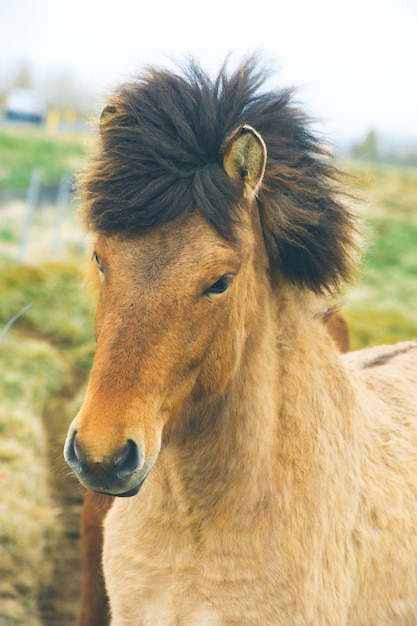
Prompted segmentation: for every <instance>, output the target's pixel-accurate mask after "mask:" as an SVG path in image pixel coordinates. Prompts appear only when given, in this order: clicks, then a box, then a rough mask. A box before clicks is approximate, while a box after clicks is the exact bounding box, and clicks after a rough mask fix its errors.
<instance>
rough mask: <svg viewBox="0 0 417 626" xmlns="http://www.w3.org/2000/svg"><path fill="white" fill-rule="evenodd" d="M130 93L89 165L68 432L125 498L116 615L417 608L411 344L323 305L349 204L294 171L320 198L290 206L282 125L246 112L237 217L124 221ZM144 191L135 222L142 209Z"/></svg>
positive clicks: (248, 625)
mask: <svg viewBox="0 0 417 626" xmlns="http://www.w3.org/2000/svg"><path fill="white" fill-rule="evenodd" d="M164 77H165V78H166V76H165V75H164ZM165 78H164V80H165ZM166 79H167V80H168V79H169V80H171V79H172V77H170V76H168V78H166ZM152 80H154V79H152ZM160 80H161V79H160V77H159V78H157V81H156V84H157V87H159V86H160V82H159V81H160ZM172 80H174V79H172ZM175 80H177V79H175ZM152 84H153V83H152V81H150V82H148V83H146V85H145V87H143V90H144V91H143V93H144V94H145V96H146V94H148V91H146V90H147V89H150V87H149V85H151V87H152ZM175 84H176V83H175ZM181 84H182V83H181ZM224 89H226V87H224ZM139 91H140V90H139ZM173 93H174V95H175V97H177V95H178V90H177V91H174V92H173ZM188 93H189V92H188V91H186V96H187V97H186V102H188V101H189V96H188ZM139 96H140V97H139V104H140V103H141V97H142V96H141V95H140V93H139ZM199 102H200V100H199ZM271 102H272V104H271ZM271 102H270V106H271V107H273V106H275V104H273V103H274V102H275V103H276V101H275V100H273V99H271ZM122 104H123V102H122V100H121V99H120V100H118V101H117V105H116V106H115V107H113V108H111V109H108V115H107V116H106V120H105V124H107V125H108V126H107V130H106V131H105V132H107V135H105V136H106V139H105V143H106V146H107V147H106V148H105V149H103V151H104V157H105V159H104V160H105V162H106V167H105V168H104V167H103V168H101V166H100V167H98V166H97V168H96V169H93V171H92V173H91V175H90V178H89V183H88V184H89V185H90V187H89V190H90V191H89V192H88V194H87V196H88V198H89V203H90V218H91V219H92V220H93V221H94V220H95V219H97V220H98V221H97V231H98V232H97V236H96V248H95V251H96V256H95V259H96V262H97V264H98V266H99V269H100V273H101V274H100V276H101V278H100V280H101V286H100V301H99V305H98V312H97V323H96V339H97V349H96V354H95V358H94V363H93V368H92V371H91V376H90V381H89V386H88V390H87V393H86V397H85V401H84V404H83V406H82V408H81V410H80V412H79V414H78V416H77V417H76V418H75V420H74V421H73V423H72V425H71V427H70V431H69V434H68V438H67V442H66V446H65V456H66V459H67V461H68V463H69V464H70V465H71V467H73V469H74V470H75V471H76V473H77V474H78V476H79V478H80V480H81V481H82V482H83V484H84V485H85V486H86V487H87V488H89V489H92V490H94V491H98V492H105V493H108V494H111V495H116V496H130V497H126V498H123V497H119V498H116V500H115V502H114V504H113V506H112V507H111V509H110V511H109V513H108V515H107V517H106V520H105V525H104V527H105V531H104V553H103V565H104V574H105V581H106V586H107V591H108V595H109V600H110V607H111V614H112V619H111V624H112V626H132V624H134V625H135V626H148V625H149V626H176V625H179V626H195V625H196V624H199V625H200V624H201V625H204V626H209V625H213V626H231V625H239V626H280V625H283V626H287V625H288V624H291V625H295V626H297V625H300V626H304V625H316V624H317V625H323V626H326V625H328V626H334V625H337V626H339V625H340V626H359V625H363V626H373V625H375V626H388V625H393V626H397V625H401V626H408V625H413V624H417V524H416V522H417V393H416V392H417V344H413V343H406V344H400V345H399V346H397V347H394V348H389V347H384V348H378V349H376V350H371V351H370V352H366V351H365V352H363V353H358V354H347V355H344V356H341V355H340V354H339V353H338V351H337V349H336V346H335V344H334V342H333V340H332V339H331V338H330V336H329V334H328V333H327V331H326V329H325V327H324V325H323V323H322V317H323V313H324V311H325V310H326V308H327V303H326V298H325V296H324V295H323V292H324V291H326V289H329V288H330V287H331V286H332V285H336V284H337V283H338V282H339V281H340V279H341V278H342V277H346V276H347V274H348V271H349V267H350V260H349V259H350V253H351V249H352V246H353V238H352V228H353V223H352V220H351V218H350V217H349V216H348V214H347V213H346V212H344V210H343V206H342V205H341V204H339V201H338V200H336V199H335V197H334V196H333V195H332V192H331V191H330V187H329V186H326V185H324V183H323V181H320V179H317V181H316V182H317V185H318V187H320V185H323V187H322V192H323V193H319V189H316V190H315V191H314V193H312V196H311V197H310V198H309V201H308V202H307V197H306V195H308V194H309V193H310V192H311V189H310V187H309V186H308V185H307V184H306V185H305V187H303V185H302V184H301V183H300V181H296V180H295V178H294V179H292V178H291V176H288V180H287V183H288V184H289V185H290V186H291V185H292V186H293V188H294V189H295V188H297V193H298V192H299V193H300V194H303V193H304V194H306V195H305V198H304V199H305V202H304V203H303V202H302V203H301V204H302V206H301V207H300V211H299V213H298V218H299V221H298V223H295V222H294V223H292V222H291V221H290V220H289V218H288V220H284V219H283V217H282V213H280V209H281V205H280V204H279V201H281V200H282V201H283V202H284V201H285V197H287V198H288V197H290V194H289V191H288V189H287V190H285V189H284V190H282V189H281V188H280V193H281V192H282V195H278V196H277V197H275V196H274V193H273V191H274V190H273V182H274V178H273V176H274V175H276V176H278V174H277V172H278V173H279V172H280V171H281V170H280V169H279V167H276V168H275V169H274V167H275V166H274V167H272V168H271V167H270V166H269V165H268V161H267V160H266V154H265V153H264V154H262V151H259V147H260V146H262V150H269V146H270V145H274V142H273V141H272V140H271V143H268V141H266V140H265V142H264V141H263V140H262V141H261V142H260V141H258V140H257V137H259V132H257V131H256V130H254V131H253V132H252V130H251V127H250V126H249V125H248V124H245V125H244V129H245V130H244V134H245V142H244V143H245V150H244V151H240V150H239V155H240V156H241V157H242V155H243V159H244V160H245V159H246V161H245V162H244V163H243V166H242V163H239V159H235V158H231V159H227V158H225V160H224V162H223V167H224V171H223V173H221V172H220V173H219V171H218V164H217V165H216V167H215V168H214V169H213V171H215V172H217V174H219V178H218V180H223V179H224V176H225V175H226V176H227V177H229V179H230V180H231V181H234V184H235V186H236V189H235V192H236V197H239V198H240V200H239V202H237V204H235V205H234V207H233V219H232V220H231V221H232V231H233V236H227V235H225V233H223V234H221V233H220V232H219V229H218V228H216V226H215V225H214V223H213V220H212V219H211V218H209V217H208V216H207V215H206V214H205V213H204V211H202V210H200V209H199V208H198V206H195V207H194V209H193V210H190V211H185V212H184V213H183V214H181V213H178V214H176V215H173V214H172V213H170V214H169V219H166V220H165V221H164V220H162V222H161V223H158V224H153V226H152V227H149V228H142V229H139V230H136V231H135V232H134V233H132V232H130V231H129V230H128V231H115V232H109V231H108V230H106V228H108V227H109V225H110V226H111V225H112V224H113V225H114V223H115V221H114V220H117V218H118V216H119V214H118V212H117V210H115V209H114V207H112V206H110V205H108V204H107V203H106V202H107V201H106V202H105V201H104V200H103V199H102V198H100V199H97V202H96V203H95V202H94V197H93V195H92V194H91V190H92V189H93V188H96V189H99V188H103V189H104V187H105V184H106V180H105V177H104V178H100V176H101V175H102V173H103V172H105V173H106V176H112V170H111V168H110V164H111V159H108V158H107V157H108V155H109V154H110V156H111V155H112V154H113V155H117V158H119V157H120V155H121V154H123V155H124V154H125V153H123V152H122V151H121V150H116V151H115V152H114V153H113V152H112V150H113V147H114V146H113V143H112V142H113V141H116V142H117V140H118V138H120V137H121V136H122V135H123V136H126V133H128V134H129V137H131V132H132V131H131V128H132V126H129V124H130V118H129V124H128V125H127V126H125V127H124V128H122V127H121V126H120V125H119V122H117V121H116V123H115V125H114V127H112V122H111V120H112V116H116V118H117V119H119V118H118V116H119V113H118V108H117V107H122ZM258 104H259V101H258V100H256V102H255V104H254V106H258ZM129 106H130V108H129V109H128V110H129V112H131V110H132V105H131V104H130V105H129ZM280 106H281V105H280ZM261 108H262V111H261V113H262V115H263V114H264V112H265V110H267V109H266V108H265V107H264V106H263V105H262V107H261ZM180 110H181V109H180V107H176V109H175V114H176V115H177V114H178V112H179V111H180ZM246 111H247V108H244V112H245V113H246ZM157 113H158V111H156V113H155V115H157ZM124 114H125V113H124V112H123V108H122V113H121V119H122V120H124V123H125V122H126V119H125V117H123V116H124ZM129 114H130V113H129ZM153 114H154V110H152V111H151V112H150V115H153ZM164 115H165V113H164ZM268 115H269V113H268ZM164 119H165V118H164ZM211 119H214V118H210V120H211ZM259 119H263V118H262V116H261V117H260V118H259ZM268 119H269V120H270V117H268ZM135 120H136V122H135V123H137V124H138V125H139V131H140V133H141V137H142V139H143V141H145V139H146V137H147V135H146V132H145V131H146V130H147V129H146V128H144V127H143V126H141V125H140V124H141V123H142V122H141V120H142V118H141V117H140V115H138V116H137V117H136V118H135ZM264 121H265V120H264ZM165 122H166V124H167V129H168V131H167V133H168V134H167V136H168V137H171V135H170V133H171V129H172V126H170V125H169V124H168V121H167V119H165ZM120 124H121V122H120ZM132 124H133V122H132ZM271 127H272V126H271ZM284 127H285V125H284V126H283V128H284ZM242 128H243V127H242V126H240V127H238V128H236V129H235V130H234V131H232V132H231V134H230V136H229V138H226V139H225V142H224V144H223V154H224V155H226V156H227V155H230V154H233V145H230V143H229V142H232V143H233V142H234V141H239V137H241V136H242V134H241V131H242ZM265 128H268V125H265ZM126 129H128V130H126ZM112 133H114V136H113V135H112ZM246 133H248V136H246ZM251 133H252V134H253V139H254V141H253V143H252V141H251V139H250V135H251ZM188 135H190V133H188ZM149 136H151V134H149ZM157 138H158V140H159V139H160V135H158V134H157ZM247 139H248V140H249V141H248V142H247V141H246V140H247ZM264 139H265V138H264ZM275 140H276V144H277V145H278V144H279V145H281V143H280V137H278V136H276V137H275ZM251 144H252V148H253V150H252V148H251V147H250V146H251ZM138 145H139V148H138V150H139V155H138V154H137V155H136V157H137V158H139V157H142V156H143V154H142V152H143V143H142V144H138ZM170 145H171V148H172V150H173V153H174V154H177V144H176V143H175V141H174V143H173V144H172V143H171V144H170ZM246 148H248V150H247V149H246ZM107 151H108V152H107ZM156 152H157V151H155V153H156ZM151 153H152V151H150V152H149V153H146V150H145V152H144V154H145V156H144V159H145V160H144V164H145V165H146V166H147V167H148V170H149V169H150V168H149V159H150V158H151V157H150V154H151ZM104 157H103V158H104ZM145 157H146V158H145ZM306 160H307V155H306V158H305V159H304V160H302V159H301V163H302V164H303V167H304V165H305V163H306ZM265 162H266V163H267V165H266V169H265V179H262V180H259V179H258V178H259V176H262V172H263V167H262V164H263V163H265ZM132 164H135V165H137V161H136V160H133V161H132ZM159 165H160V164H158V167H159ZM126 167H127V166H126ZM314 167H315V168H316V169H318V170H320V168H321V161H320V159H318V160H317V161H316V162H315V166H314ZM198 168H200V169H198V176H200V178H198V176H197V174H195V177H197V182H199V183H201V181H203V180H206V182H207V181H209V182H210V180H211V179H210V176H211V174H212V169H209V170H207V169H205V170H204V172H203V173H202V172H201V167H200V165H198ZM294 168H296V165H294ZM122 171H123V174H124V175H125V174H126V171H127V170H126V168H125V169H124V170H122ZM301 171H303V170H301ZM256 172H258V175H257V174H256ZM274 172H275V174H274ZM294 172H295V170H294ZM294 172H293V173H294ZM131 174H132V177H133V170H132V172H131ZM188 174H189V171H188V173H187V175H188ZM279 175H280V174H279ZM115 176H117V177H118V173H116V174H115ZM205 176H206V177H208V178H206V179H205V178H204V177H205ZM325 176H327V174H326V175H325ZM294 177H295V174H294ZM313 178H314V177H313ZM124 180H125V178H124V177H123V176H121V177H118V178H117V180H116V183H117V186H116V187H113V188H112V186H111V184H110V185H109V189H110V191H112V189H113V190H114V188H117V189H118V190H119V191H120V190H122V189H123V181H124ZM179 180H180V183H179V187H178V189H177V190H176V191H181V190H182V191H184V187H181V184H182V179H181V178H179ZM288 181H289V182H288ZM142 182H143V181H142ZM158 182H160V181H159V179H158V180H157V181H156V183H158ZM223 182H224V180H223ZM111 183H112V184H113V183H114V181H111ZM156 183H155V184H156ZM201 184H202V183H201ZM274 184H278V183H277V182H276V181H275V183H274ZM87 187H88V185H87ZM203 187H204V185H202V186H201V187H198V185H197V187H196V189H197V191H198V192H199V193H200V191H201V189H202V188H203ZM223 188H224V189H226V186H224V187H223ZM266 188H268V190H269V191H268V193H270V198H269V200H268V198H267V197H266V195H265V194H267V191H265V189H266ZM210 189H211V190H212V188H211V187H210V185H209V184H208V183H207V190H210ZM150 192H152V188H151V190H149V186H148V185H144V187H143V189H142V191H141V193H143V194H145V196H146V198H147V199H148V200H149V202H151V201H153V200H155V197H154V196H153V195H152V194H151V195H149V194H150ZM170 192H172V193H173V191H172V189H171V188H170ZM184 193H185V192H184ZM196 193H197V192H196ZM262 194H264V195H262ZM326 195H327V196H328V197H327V199H326V197H325V196H326ZM145 196H144V197H145ZM140 197H142V196H140V194H139V192H138V195H137V196H135V198H136V201H137V202H139V200H140ZM170 197H171V196H170ZM172 197H173V196H172ZM294 197H295V196H294ZM262 198H263V199H262ZM277 198H278V199H277ZM125 199H126V203H128V202H129V203H131V204H132V196H126V198H125ZM129 206H130V205H129ZM213 206H214V205H213ZM126 207H127V204H126V206H125V209H124V210H126V211H128V210H131V209H132V207H131V206H130V209H129V207H127V208H126ZM142 208H144V210H145V208H146V206H145V205H144V206H143V207H142ZM287 208H288V215H290V204H288V206H287ZM133 209H134V212H133V217H132V215H129V213H127V214H124V213H123V216H122V217H123V220H122V222H123V224H124V225H126V220H127V223H128V224H130V223H133V222H130V221H129V220H130V218H132V219H133V218H134V219H135V220H139V217H140V220H143V216H139V217H138V211H136V209H135V207H133ZM213 211H214V209H213ZM314 211H315V212H314ZM274 212H275V213H274ZM214 213H215V212H214ZM210 215H212V213H210ZM119 217H120V216H119ZM213 219H214V218H213ZM140 220H139V221H140ZM141 223H142V222H141ZM136 226H137V224H136ZM291 228H292V229H293V231H292V232H291ZM300 233H301V235H302V236H301V235H300ZM229 234H230V233H229ZM319 235H320V236H321V237H322V239H321V241H317V237H319ZM297 237H299V239H298V242H297V241H296V238H297ZM301 242H302V243H301ZM284 244H285V245H286V254H285V255H284V256H282V255H281V252H282V246H284ZM308 246H311V248H309V247H308ZM316 252H317V254H320V255H321V256H319V257H315V256H314V255H315V253H316ZM338 255H339V256H338ZM309 258H310V260H311V265H310V266H309V267H306V262H307V260H308V259H309ZM326 258H327V261H329V260H330V259H331V260H333V262H334V265H333V266H332V265H329V264H328V263H327V262H325V261H324V259H326ZM289 259H293V261H294V266H293V267H288V266H286V267H285V269H283V268H284V264H285V260H286V261H287V262H288V260H289ZM139 490H140V491H139Z"/></svg>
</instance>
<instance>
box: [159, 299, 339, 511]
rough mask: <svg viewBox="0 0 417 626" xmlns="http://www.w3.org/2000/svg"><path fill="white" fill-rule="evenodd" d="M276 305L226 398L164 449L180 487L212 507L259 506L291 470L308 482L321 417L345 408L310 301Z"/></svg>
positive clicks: (331, 354) (335, 364)
mask: <svg viewBox="0 0 417 626" xmlns="http://www.w3.org/2000/svg"><path fill="white" fill-rule="evenodd" d="M270 304H271V310H270V311H269V313H270V314H268V312H267V314H264V315H263V316H262V317H260V316H259V322H258V324H257V326H256V328H254V329H253V332H252V334H251V336H250V337H249V338H248V340H247V342H246V347H245V350H244V353H243V356H242V360H241V365H240V368H239V369H238V371H237V373H236V375H235V376H234V378H233V380H232V381H231V382H230V384H229V387H228V389H227V391H226V393H225V394H224V395H223V396H222V398H221V400H219V401H218V402H217V403H213V404H208V405H207V406H205V407H204V408H203V410H202V411H200V412H199V413H198V415H196V416H195V422H196V424H198V425H199V426H198V427H196V429H195V431H193V429H192V427H188V428H186V429H185V430H184V431H183V432H182V433H181V434H180V435H179V437H178V438H177V439H176V437H175V436H174V437H172V438H170V442H169V444H168V445H167V447H166V449H165V451H164V453H163V455H162V458H163V459H164V460H163V463H162V465H163V466H164V467H165V468H166V469H167V470H168V473H169V472H170V471H171V473H172V474H173V475H175V476H176V477H177V478H180V480H181V481H182V483H183V485H184V486H185V489H184V490H182V493H185V492H186V493H187V494H195V497H196V498H199V500H200V501H201V502H205V503H207V504H208V506H210V507H211V508H212V509H213V510H214V509H215V505H216V503H218V504H219V506H220V507H224V506H228V509H229V511H230V510H231V508H233V506H235V508H236V510H239V511H240V513H242V512H243V509H244V508H245V506H246V507H247V510H252V511H253V510H255V508H256V506H257V504H259V502H261V501H262V502H265V501H266V500H268V498H269V499H270V498H271V497H274V493H273V492H276V490H277V489H278V490H279V489H280V482H281V481H282V480H286V476H285V474H286V473H287V474H288V471H290V472H292V478H290V482H292V481H293V480H294V479H297V477H296V475H297V474H298V479H301V480H302V479H303V476H302V474H303V472H305V471H307V470H306V468H308V467H309V466H310V467H311V465H314V462H315V461H314V457H316V458H317V457H318V454H319V445H320V424H319V421H320V420H323V422H324V421H325V420H326V419H327V418H328V414H331V415H332V414H333V413H334V408H335V405H337V404H339V407H338V410H339V413H340V408H341V406H342V405H343V403H344V402H346V401H347V400H346V398H347V395H349V393H348V390H349V385H348V383H347V381H346V380H345V375H344V372H343V369H342V366H341V364H340V361H339V358H338V356H337V354H336V351H335V349H334V347H333V345H332V342H331V340H330V339H329V338H328V336H327V333H326V331H325V330H324V327H323V325H322V323H321V322H320V321H318V320H315V319H314V315H313V312H312V311H311V308H310V305H308V306H307V313H305V312H304V314H303V310H304V309H305V308H306V304H305V303H304V304H303V303H302V302H300V299H299V298H298V297H295V296H294V295H291V292H289V295H287V296H284V294H283V293H282V292H281V293H280V299H279V304H278V303H277V302H276V301H273V300H271V303H270ZM303 307H304V308H303ZM264 313H265V312H264ZM336 381H337V384H336V386H335V382H336ZM345 392H346V393H345ZM346 394H347V395H346ZM202 423H203V424H204V427H201V424H202ZM344 427H345V426H344ZM337 428H338V426H337V425H335V429H336V430H337ZM288 460H290V463H289V461H288ZM161 461H162V459H161ZM300 472H301V474H300ZM242 489H244V493H245V499H244V500H245V504H243V503H242ZM225 503H226V504H225ZM247 510H246V513H245V514H246V515H247Z"/></svg>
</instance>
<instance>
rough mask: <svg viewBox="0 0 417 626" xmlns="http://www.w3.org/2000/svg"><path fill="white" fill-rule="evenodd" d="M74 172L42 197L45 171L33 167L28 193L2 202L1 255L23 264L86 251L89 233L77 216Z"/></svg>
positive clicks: (0, 224) (0, 210) (0, 226)
mask: <svg viewBox="0 0 417 626" xmlns="http://www.w3.org/2000/svg"><path fill="white" fill-rule="evenodd" d="M72 183H73V176H72V174H70V173H67V174H64V175H63V176H61V179H60V180H59V183H58V184H57V186H56V188H55V189H51V188H49V189H48V198H47V200H45V198H42V195H43V194H42V171H41V169H40V168H38V167H36V168H34V169H33V170H32V174H31V178H30V182H29V186H28V189H27V192H26V196H25V197H23V198H22V197H21V196H19V195H16V197H13V195H11V194H8V196H7V198H5V199H3V201H2V202H1V204H0V257H8V258H13V259H15V261H16V262H17V263H19V264H25V263H31V262H33V261H35V262H37V261H41V260H45V259H52V260H53V259H58V258H59V257H61V256H62V255H63V254H65V253H66V252H67V251H68V250H71V251H73V252H82V251H83V250H84V249H85V234H84V233H83V230H82V228H81V226H80V223H79V221H78V219H77V216H76V210H75V207H74V201H73V194H72V186H73V185H72Z"/></svg>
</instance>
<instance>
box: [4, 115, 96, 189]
mask: <svg viewBox="0 0 417 626" xmlns="http://www.w3.org/2000/svg"><path fill="white" fill-rule="evenodd" d="M87 144H88V135H87V134H72V133H70V134H65V133H60V134H59V135H57V134H56V133H54V132H51V133H48V132H46V131H45V130H44V129H39V128H33V129H30V130H28V129H27V128H26V127H22V128H17V129H16V128H9V129H8V128H2V129H1V130H0V190H2V189H3V190H4V189H7V190H9V189H12V190H20V189H26V188H27V187H28V185H29V181H30V177H31V173H32V170H33V168H34V167H39V168H40V169H41V172H42V182H43V183H44V184H48V183H54V182H57V181H58V180H59V178H60V176H61V175H62V174H66V173H67V172H74V171H76V170H78V169H79V168H80V167H81V166H82V164H83V162H84V159H85V154H86V149H87Z"/></svg>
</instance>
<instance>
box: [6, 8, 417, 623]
mask: <svg viewBox="0 0 417 626" xmlns="http://www.w3.org/2000/svg"><path fill="white" fill-rule="evenodd" d="M416 25H417V3H416V1H415V0H351V1H350V2H349V3H347V2H335V1H334V0H315V2H311V1H310V0H293V2H285V3H284V2H281V1H280V0H275V1H274V2H270V1H265V0H260V1H259V2H257V3H251V2H247V1H246V0H243V1H242V0H241V1H240V2H234V1H233V0H231V1H229V2H224V1H222V2H221V1H220V0H211V1H210V2H209V3H200V4H198V3H195V2H191V1H189V0H178V1H177V2H168V1H167V0H159V2H146V3H145V2H139V1H134V0H118V2H108V1H107V0H101V1H100V2H98V1H95V0H71V1H70V0H60V1H59V2H56V1H55V0H14V1H13V2H6V1H3V2H1V3H0V494H1V495H0V623H1V624H6V625H9V624H24V625H25V626H41V625H54V626H67V625H68V626H69V625H70V624H74V621H75V615H76V613H77V610H78V602H79V594H80V584H81V583H80V565H79V557H78V548H79V513H80V506H81V501H82V492H81V490H80V488H79V486H78V484H77V483H76V482H75V481H73V480H72V478H69V477H68V475H67V471H66V469H65V468H64V466H63V464H62V461H61V457H62V445H63V440H64V437H65V433H66V431H67V427H68V424H69V422H70V421H71V419H72V418H73V416H74V415H75V413H76V411H77V408H78V406H79V404H80V401H81V398H82V393H83V389H84V385H85V381H86V379H87V377H88V371H89V367H90V364H91V359H92V355H93V351H94V342H93V337H94V301H93V298H92V297H91V296H90V295H89V292H88V289H87V288H86V287H85V285H84V273H85V269H86V267H87V265H88V258H86V250H87V248H88V243H89V241H88V235H87V234H86V233H85V232H84V231H83V229H82V227H81V226H80V223H79V220H78V217H77V206H76V203H75V201H74V197H73V181H74V176H75V175H76V173H77V171H79V170H80V169H81V168H82V167H83V166H84V164H85V162H86V159H87V157H88V153H89V151H90V149H91V146H92V142H93V132H92V125H91V122H92V121H94V120H95V119H96V117H97V114H98V112H99V111H100V108H101V106H102V103H103V99H104V98H105V96H106V94H107V93H108V92H109V90H111V89H112V87H114V86H115V85H116V84H117V83H119V82H120V81H123V80H125V79H127V78H129V77H130V76H132V75H134V74H135V73H136V72H138V71H140V69H141V68H142V67H143V65H145V64H162V65H168V66H169V65H171V64H172V63H174V62H175V61H180V62H181V61H182V60H183V59H184V57H186V56H189V55H191V56H194V57H195V58H197V59H198V60H200V61H201V63H202V65H203V66H204V67H206V68H207V69H208V70H210V71H211V70H212V71H213V72H216V71H217V70H218V68H219V66H220V65H221V64H222V62H223V60H224V58H225V57H226V56H227V55H229V54H230V64H231V65H233V64H234V63H235V62H238V61H239V59H240V58H241V57H242V56H243V55H245V54H247V53H248V52H253V51H259V52H260V54H261V56H262V57H263V58H264V60H265V63H266V64H267V65H270V66H271V67H272V68H273V69H274V70H275V73H274V79H273V80H274V86H278V87H280V86H283V87H288V86H291V87H294V88H295V90H296V100H297V101H298V102H299V103H300V105H301V106H302V107H303V108H304V109H305V110H306V112H307V113H308V114H309V115H310V116H311V117H313V118H314V120H315V121H314V126H315V128H316V130H317V132H319V133H320V134H321V135H322V137H323V141H324V142H325V143H326V144H327V145H328V146H329V148H330V149H331V150H332V152H333V154H334V158H335V160H336V162H337V164H338V165H339V166H340V167H341V168H342V169H344V170H346V171H347V172H348V173H349V174H351V175H352V177H351V178H350V179H349V182H348V183H347V185H348V190H349V191H350V192H352V194H354V195H355V196H356V198H357V201H356V209H357V211H358V212H359V213H360V215H361V216H362V217H363V218H364V237H363V257H362V260H361V264H360V269H359V271H358V276H357V279H356V281H355V282H354V283H353V284H352V285H350V286H349V287H346V288H345V289H344V290H343V293H342V294H341V296H340V300H339V304H340V306H341V309H342V311H343V314H344V316H345V318H346V319H347V321H348V324H349V329H350V337H351V345H352V348H362V347H365V346H369V345H374V344H378V343H391V342H394V341H400V340H405V339H413V338H414V339H417V121H416V112H417V70H416V68H417V37H416Z"/></svg>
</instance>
